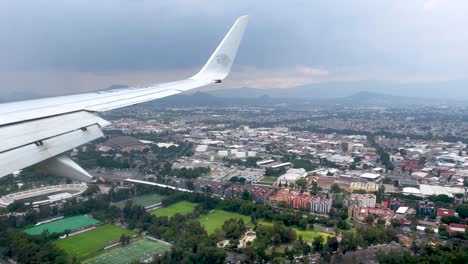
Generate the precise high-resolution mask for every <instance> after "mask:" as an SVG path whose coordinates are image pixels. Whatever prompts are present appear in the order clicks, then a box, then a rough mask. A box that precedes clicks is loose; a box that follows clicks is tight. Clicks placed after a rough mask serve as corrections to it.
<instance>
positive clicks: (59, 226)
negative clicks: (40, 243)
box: [24, 215, 100, 235]
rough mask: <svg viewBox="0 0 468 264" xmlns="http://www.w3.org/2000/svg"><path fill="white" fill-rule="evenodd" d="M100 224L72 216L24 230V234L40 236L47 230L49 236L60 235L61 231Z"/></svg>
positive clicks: (86, 218)
mask: <svg viewBox="0 0 468 264" xmlns="http://www.w3.org/2000/svg"><path fill="white" fill-rule="evenodd" d="M98 223H100V222H99V221H98V220H95V219H92V218H89V217H86V216H81V215H80V216H73V217H68V218H64V219H61V220H57V221H54V222H50V223H47V224H43V225H39V226H35V227H31V228H29V229H26V230H25V231H24V232H26V233H27V234H30V235H40V234H41V233H42V232H43V231H44V230H48V231H49V233H50V234H52V233H62V232H63V231H65V230H67V229H69V230H74V229H77V228H80V227H85V226H89V225H96V224H98Z"/></svg>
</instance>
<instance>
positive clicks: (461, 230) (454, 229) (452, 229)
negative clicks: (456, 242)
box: [447, 223, 468, 233]
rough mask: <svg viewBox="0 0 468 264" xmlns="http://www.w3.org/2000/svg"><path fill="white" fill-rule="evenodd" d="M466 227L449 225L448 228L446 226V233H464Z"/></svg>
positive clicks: (467, 226)
mask: <svg viewBox="0 0 468 264" xmlns="http://www.w3.org/2000/svg"><path fill="white" fill-rule="evenodd" d="M467 228H468V225H465V224H457V223H451V224H450V226H447V232H449V233H457V232H458V233H465V231H466V229H467Z"/></svg>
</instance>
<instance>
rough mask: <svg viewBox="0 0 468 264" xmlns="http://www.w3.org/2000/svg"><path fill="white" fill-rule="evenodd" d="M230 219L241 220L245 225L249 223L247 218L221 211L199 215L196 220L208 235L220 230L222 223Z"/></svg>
mask: <svg viewBox="0 0 468 264" xmlns="http://www.w3.org/2000/svg"><path fill="white" fill-rule="evenodd" d="M231 218H235V219H239V218H242V219H243V220H244V223H245V224H246V225H248V224H249V223H250V217H249V216H246V215H240V214H236V213H231V212H227V211H223V210H215V211H214V212H210V213H208V214H207V215H201V216H200V217H199V218H198V221H199V222H200V223H201V224H202V225H203V226H204V227H205V229H206V231H207V232H208V234H211V233H213V232H214V231H215V230H216V229H217V228H221V227H222V226H223V224H224V222H225V221H226V220H228V219H231Z"/></svg>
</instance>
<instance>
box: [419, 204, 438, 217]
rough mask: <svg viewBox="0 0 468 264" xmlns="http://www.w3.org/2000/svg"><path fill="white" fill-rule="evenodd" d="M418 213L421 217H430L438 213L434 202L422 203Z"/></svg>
mask: <svg viewBox="0 0 468 264" xmlns="http://www.w3.org/2000/svg"><path fill="white" fill-rule="evenodd" d="M418 211H419V214H420V215H430V214H434V213H435V212H436V208H435V206H434V203H433V202H429V201H420V202H419V206H418Z"/></svg>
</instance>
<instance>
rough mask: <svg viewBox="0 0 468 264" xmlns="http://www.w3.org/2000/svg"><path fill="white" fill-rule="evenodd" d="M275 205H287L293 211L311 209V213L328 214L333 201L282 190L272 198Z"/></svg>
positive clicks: (322, 197) (320, 196) (319, 196)
mask: <svg viewBox="0 0 468 264" xmlns="http://www.w3.org/2000/svg"><path fill="white" fill-rule="evenodd" d="M270 201H271V202H273V203H276V204H278V203H280V202H282V203H285V204H286V205H288V206H290V207H292V208H293V209H301V208H302V209H309V211H311V212H314V213H319V214H327V213H329V212H330V210H331V207H332V199H329V198H326V197H324V196H323V195H319V194H317V195H316V196H312V195H310V194H309V193H300V192H296V191H291V190H289V189H281V190H279V191H278V192H277V193H276V195H273V196H271V197H270Z"/></svg>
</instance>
